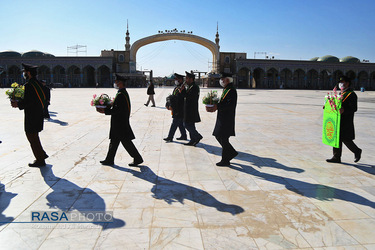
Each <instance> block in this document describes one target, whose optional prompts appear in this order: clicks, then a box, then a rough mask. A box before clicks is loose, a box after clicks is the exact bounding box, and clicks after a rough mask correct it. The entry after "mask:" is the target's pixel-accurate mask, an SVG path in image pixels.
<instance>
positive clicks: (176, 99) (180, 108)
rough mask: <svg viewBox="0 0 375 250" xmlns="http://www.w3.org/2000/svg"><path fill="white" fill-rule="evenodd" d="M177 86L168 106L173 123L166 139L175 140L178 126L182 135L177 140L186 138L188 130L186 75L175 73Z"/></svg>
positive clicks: (167, 140)
mask: <svg viewBox="0 0 375 250" xmlns="http://www.w3.org/2000/svg"><path fill="white" fill-rule="evenodd" d="M174 76H175V85H176V87H175V88H174V90H173V93H172V95H170V97H169V98H168V101H167V104H166V108H167V109H169V110H172V119H173V120H172V124H171V127H170V129H169V133H168V137H167V138H164V141H166V142H171V141H173V136H174V133H175V132H176V130H177V128H179V130H180V133H181V137H179V138H177V140H186V139H187V136H186V130H185V127H184V124H183V122H184V98H185V95H186V89H185V85H184V84H183V83H184V76H183V75H179V74H176V73H175V74H174Z"/></svg>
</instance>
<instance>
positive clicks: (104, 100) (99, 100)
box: [91, 94, 113, 108]
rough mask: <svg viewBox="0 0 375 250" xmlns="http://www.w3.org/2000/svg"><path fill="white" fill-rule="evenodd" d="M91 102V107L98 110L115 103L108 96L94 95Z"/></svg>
mask: <svg viewBox="0 0 375 250" xmlns="http://www.w3.org/2000/svg"><path fill="white" fill-rule="evenodd" d="M92 97H93V98H92V100H91V106H95V107H96V108H107V107H110V106H111V105H112V103H113V100H112V99H111V98H110V97H109V96H108V95H107V94H101V95H100V96H98V95H96V94H95V95H93V96H92Z"/></svg>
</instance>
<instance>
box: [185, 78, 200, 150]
mask: <svg viewBox="0 0 375 250" xmlns="http://www.w3.org/2000/svg"><path fill="white" fill-rule="evenodd" d="M185 73H186V85H187V86H186V96H185V102H184V109H185V110H184V126H185V128H186V130H187V131H189V135H190V141H189V142H188V143H186V144H184V145H187V146H195V145H197V144H198V143H199V141H200V140H202V138H203V136H202V135H201V134H199V133H198V131H197V129H196V128H195V123H197V122H200V121H201V118H200V116H199V111H198V101H199V86H198V85H197V84H195V81H194V79H195V75H194V74H193V73H189V72H186V71H185Z"/></svg>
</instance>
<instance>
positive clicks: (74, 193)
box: [0, 88, 375, 249]
mask: <svg viewBox="0 0 375 250" xmlns="http://www.w3.org/2000/svg"><path fill="white" fill-rule="evenodd" d="M171 91H172V89H171V88H156V89H155V92H156V95H155V99H156V106H157V107H155V108H152V107H145V106H144V105H143V103H144V102H145V101H146V100H147V95H146V89H144V88H142V89H128V92H129V95H130V98H131V102H132V114H131V125H132V127H133V130H134V133H135V135H136V139H135V140H134V143H135V145H136V146H137V148H138V149H139V151H140V153H141V155H142V156H143V158H144V163H143V164H142V165H141V166H140V167H128V163H130V162H131V161H132V159H131V158H130V156H129V155H128V154H127V152H126V151H125V150H124V149H123V147H122V146H121V145H120V147H119V150H118V153H117V156H116V159H115V164H116V165H115V166H113V167H110V166H102V165H101V164H100V163H99V161H100V160H103V159H104V157H105V155H106V152H107V149H108V144H109V140H108V134H109V120H110V117H109V116H104V115H102V114H99V113H97V112H96V111H95V108H93V107H91V106H90V101H91V98H92V95H93V94H101V93H107V94H109V95H110V96H114V95H115V93H116V90H115V89H54V90H53V91H52V100H51V102H52V105H51V106H50V111H51V115H52V116H51V120H50V121H46V122H45V128H44V130H43V132H42V133H41V134H40V137H41V141H42V144H43V146H44V148H45V150H46V151H47V153H48V155H49V158H48V159H47V163H48V165H47V166H46V167H44V168H42V169H35V168H29V167H28V166H27V164H28V163H29V162H32V161H33V156H32V152H31V149H30V146H29V144H28V142H27V139H26V137H25V135H24V132H23V117H24V115H23V112H22V111H19V110H18V109H12V108H11V107H10V104H9V100H8V99H6V96H5V94H4V92H5V89H0V106H1V109H0V117H1V118H0V120H1V130H0V141H2V143H1V144H0V222H1V223H0V248H7V249H105V248H106V249H108V248H110V249H287V248H289V249H375V230H374V229H375V176H374V174H375V154H374V149H375V140H374V139H375V137H374V135H375V127H374V124H375V93H374V92H357V94H358V99H359V103H358V106H359V110H358V112H357V113H356V115H355V125H356V140H355V142H356V143H357V145H358V146H359V147H360V148H362V149H363V156H362V159H361V161H360V162H359V163H357V164H356V163H354V162H353V158H354V156H353V154H352V153H351V152H350V151H349V150H348V149H347V148H344V150H343V158H342V164H329V163H326V161H325V159H326V158H330V157H331V156H332V149H331V148H330V147H329V146H326V145H324V144H322V143H321V130H322V128H321V127H322V117H323V110H322V106H323V102H324V95H325V93H326V91H314V90H310V91H307V90H239V91H238V95H239V97H238V106H237V113H236V114H237V116H236V137H231V142H232V144H233V146H234V147H235V148H236V149H237V150H238V151H239V155H238V156H237V157H236V158H235V159H234V160H233V161H232V164H231V166H229V167H217V166H216V165H215V163H216V162H218V161H219V160H220V154H221V148H220V147H219V144H218V143H217V141H216V140H215V138H214V137H213V136H212V130H213V127H214V124H215V120H216V113H215V114H212V113H207V112H206V111H205V109H204V105H202V104H200V115H201V119H202V122H201V123H198V124H197V129H198V131H199V132H200V133H201V134H202V135H203V137H204V138H203V139H202V141H201V143H199V144H198V145H197V146H196V147H187V146H184V145H182V143H181V142H180V141H174V142H172V143H165V142H164V141H163V138H164V137H166V135H167V133H168V130H169V126H170V123H171V115H170V112H169V111H168V110H166V109H165V108H164V103H165V98H166V97H167V95H168V94H169V93H171ZM208 91H209V89H205V88H202V89H201V96H203V95H204V94H206V93H207V92H208ZM219 93H221V90H219ZM179 135H180V134H179V132H178V131H177V132H176V136H179ZM91 210H95V211H110V212H113V217H114V221H113V223H103V224H100V223H55V222H53V221H51V223H30V222H31V213H32V212H33V211H75V212H77V213H81V214H85V211H91Z"/></svg>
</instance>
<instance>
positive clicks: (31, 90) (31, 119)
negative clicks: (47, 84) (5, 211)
mask: <svg viewBox="0 0 375 250" xmlns="http://www.w3.org/2000/svg"><path fill="white" fill-rule="evenodd" d="M22 66H23V68H24V69H23V76H24V78H25V79H26V81H27V82H26V84H25V95H24V99H23V100H20V101H19V102H12V107H14V108H16V107H18V108H19V109H20V110H22V109H23V110H24V112H25V132H26V137H27V139H28V141H29V142H30V146H31V149H32V151H33V154H34V156H35V158H36V159H35V161H34V163H30V164H29V166H30V167H44V166H45V165H46V162H45V159H46V158H48V155H47V154H46V152H45V151H44V149H43V147H42V144H41V142H40V139H39V132H41V131H42V130H43V125H44V119H43V116H44V115H43V114H44V107H45V105H46V96H45V94H44V91H43V86H42V85H41V84H40V83H39V81H38V80H37V78H36V76H37V68H38V67H37V66H33V65H29V64H22Z"/></svg>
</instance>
